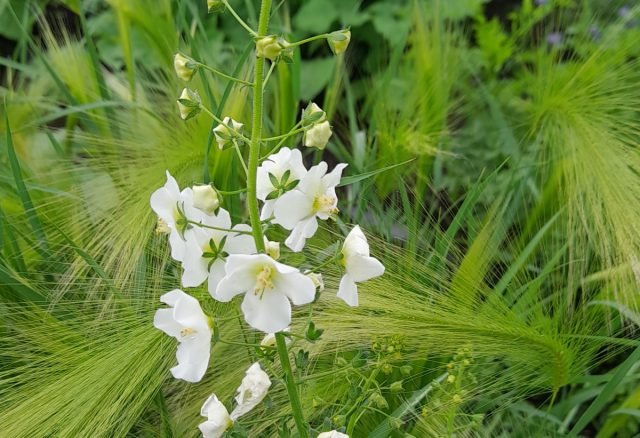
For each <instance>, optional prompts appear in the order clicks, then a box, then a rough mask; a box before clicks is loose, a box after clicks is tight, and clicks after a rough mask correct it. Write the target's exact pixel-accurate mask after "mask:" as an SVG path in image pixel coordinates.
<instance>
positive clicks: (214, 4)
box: [207, 0, 225, 14]
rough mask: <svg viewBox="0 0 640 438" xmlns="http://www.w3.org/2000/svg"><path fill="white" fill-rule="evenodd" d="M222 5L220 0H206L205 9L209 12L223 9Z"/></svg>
mask: <svg viewBox="0 0 640 438" xmlns="http://www.w3.org/2000/svg"><path fill="white" fill-rule="evenodd" d="M224 6H225V5H224V2H223V1H222V0H207V10H208V11H209V13H210V14H213V13H215V12H222V11H224Z"/></svg>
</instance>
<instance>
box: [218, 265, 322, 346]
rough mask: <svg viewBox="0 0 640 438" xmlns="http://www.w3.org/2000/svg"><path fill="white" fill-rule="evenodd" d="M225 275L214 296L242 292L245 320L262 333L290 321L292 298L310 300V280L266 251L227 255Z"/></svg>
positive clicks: (299, 302)
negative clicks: (252, 253)
mask: <svg viewBox="0 0 640 438" xmlns="http://www.w3.org/2000/svg"><path fill="white" fill-rule="evenodd" d="M224 268H225V276H224V278H223V279H222V280H220V282H219V283H218V288H217V290H216V295H215V298H216V299H217V300H219V301H223V302H227V301H230V300H231V299H232V298H233V297H235V296H236V295H239V294H244V300H243V301H242V306H241V308H242V312H243V313H244V317H245V320H246V321H247V323H248V324H249V325H250V326H251V327H253V328H255V329H258V330H261V331H263V332H265V333H275V332H279V331H282V330H284V329H285V328H286V327H287V326H289V324H290V323H291V303H290V302H289V300H291V302H293V304H295V305H297V306H299V305H302V304H307V303H310V302H312V301H313V299H314V297H315V290H316V288H315V286H314V285H313V281H311V279H309V278H308V277H307V276H305V275H304V274H302V273H301V272H300V271H299V270H298V269H296V268H293V267H291V266H287V265H284V264H282V263H278V262H276V261H275V260H273V259H272V258H271V257H269V256H268V255H266V254H254V255H242V254H233V255H230V256H229V257H227V263H226V264H225V267H224Z"/></svg>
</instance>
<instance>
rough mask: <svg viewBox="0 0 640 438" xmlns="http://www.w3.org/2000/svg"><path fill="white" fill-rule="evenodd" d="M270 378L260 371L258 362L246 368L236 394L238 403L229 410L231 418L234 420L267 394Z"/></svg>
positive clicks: (253, 406)
mask: <svg viewBox="0 0 640 438" xmlns="http://www.w3.org/2000/svg"><path fill="white" fill-rule="evenodd" d="M270 386H271V380H269V376H268V375H267V373H265V372H264V371H262V368H260V364H259V363H258V362H256V363H254V364H253V365H251V366H250V367H249V369H248V370H247V372H246V374H245V376H244V378H243V379H242V383H241V384H240V387H239V388H238V393H237V394H236V402H237V403H238V405H237V406H236V407H235V409H234V410H233V411H232V412H231V419H232V420H236V419H238V418H239V417H241V416H243V415H245V414H246V413H247V412H249V411H251V410H252V409H253V408H255V407H256V406H257V405H258V404H259V403H260V402H261V401H262V400H263V399H264V398H265V397H266V395H267V392H268V391H269V387H270Z"/></svg>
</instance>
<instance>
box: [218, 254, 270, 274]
mask: <svg viewBox="0 0 640 438" xmlns="http://www.w3.org/2000/svg"><path fill="white" fill-rule="evenodd" d="M271 262H273V260H272V259H271V257H269V256H268V255H266V254H253V255H247V254H232V255H230V256H229V257H227V263H226V264H225V267H224V269H225V272H226V273H227V274H231V273H232V272H235V271H237V270H247V271H250V270H251V269H252V268H253V267H255V266H257V265H261V264H265V263H271Z"/></svg>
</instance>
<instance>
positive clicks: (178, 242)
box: [169, 229, 186, 262]
mask: <svg viewBox="0 0 640 438" xmlns="http://www.w3.org/2000/svg"><path fill="white" fill-rule="evenodd" d="M185 234H186V233H185ZM169 245H170V246H171V258H172V259H174V260H177V261H179V262H181V261H182V260H183V259H184V251H185V241H184V240H183V239H182V237H181V236H180V233H178V231H177V230H175V229H172V230H171V234H169Z"/></svg>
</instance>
